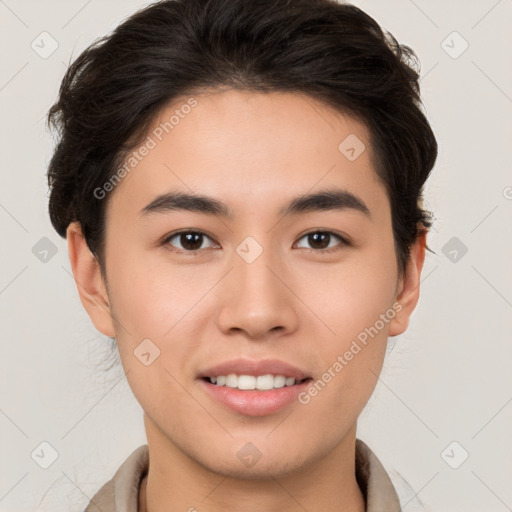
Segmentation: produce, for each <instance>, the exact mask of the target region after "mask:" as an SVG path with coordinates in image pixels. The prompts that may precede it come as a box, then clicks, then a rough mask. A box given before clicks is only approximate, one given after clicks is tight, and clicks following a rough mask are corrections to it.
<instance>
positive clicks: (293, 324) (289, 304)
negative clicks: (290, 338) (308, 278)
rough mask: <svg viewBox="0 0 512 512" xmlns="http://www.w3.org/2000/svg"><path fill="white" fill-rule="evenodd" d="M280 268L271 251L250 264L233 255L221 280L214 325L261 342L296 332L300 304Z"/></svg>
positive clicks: (288, 279) (287, 278)
mask: <svg viewBox="0 0 512 512" xmlns="http://www.w3.org/2000/svg"><path fill="white" fill-rule="evenodd" d="M283 268H284V265H282V263H281V264H280V262H279V261H278V260H277V258H272V257H271V254H270V250H265V251H263V253H262V254H261V255H260V256H259V257H258V258H257V259H256V260H255V261H253V262H252V263H248V262H247V261H245V260H244V259H243V258H241V257H239V256H238V254H235V255H234V268H233V269H232V271H231V272H229V274H228V275H227V276H226V279H224V280H223V288H222V291H221V293H220V300H221V307H220V310H219V313H218V319H217V321H218V326H219V328H220V329H221V331H222V332H223V333H225V334H230V333H232V332H236V331H239V332H243V333H244V334H245V336H246V337H248V338H250V339H253V340H257V339H259V340H261V339H268V338H269V337H271V336H275V335H280V336H282V335H284V334H287V333H290V332H293V331H294V330H295V329H296V328H297V325H298V314H297V313H298V312H297V308H298V302H299V301H298V299H297V298H296V296H295V295H294V293H293V285H292V286H290V284H291V283H290V281H291V277H290V276H289V275H285V272H284V271H283ZM287 281H288V282H287Z"/></svg>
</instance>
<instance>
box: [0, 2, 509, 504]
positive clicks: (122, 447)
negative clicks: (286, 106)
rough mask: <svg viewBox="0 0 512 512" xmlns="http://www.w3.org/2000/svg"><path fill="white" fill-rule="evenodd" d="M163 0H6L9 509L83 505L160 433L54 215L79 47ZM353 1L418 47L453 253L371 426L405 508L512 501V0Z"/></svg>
mask: <svg viewBox="0 0 512 512" xmlns="http://www.w3.org/2000/svg"><path fill="white" fill-rule="evenodd" d="M148 3H149V2H144V1H135V0H124V1H121V0H110V1H100V0H90V1H85V0H72V1H66V2H65V1H64V0H62V1H60V2H59V1H56V0H51V1H50V0H47V1H35V0H34V1H29V0H19V1H16V0H0V42H1V49H0V52H1V53H0V55H1V57H0V58H1V71H0V107H1V113H2V117H1V121H0V130H1V133H0V144H1V152H0V155H1V161H0V170H1V171H0V172H1V189H0V225H1V233H2V251H1V261H0V268H1V274H0V308H1V309H0V318H1V357H0V393H1V395H0V448H1V452H0V460H1V473H0V512H7V511H9V512H10V511H16V512H21V511H34V510H38V511H50V510H51V511H64V510H66V511H70V510H76V511H79V510H82V509H83V507H85V505H86V504H87V503H88V501H89V499H90V497H92V495H93V494H94V492H96V490H97V489H98V488H99V487H100V486H101V485H103V484H104V483H105V482H106V481H107V480H108V479H110V478H111V477H112V475H113V473H114V472H115V471H116V469H117V468H118V466H119V465H120V464H121V463H122V462H123V461H124V460H125V459H126V457H127V456H128V455H129V454H130V453H131V452H132V451H133V450H134V449H135V448H136V447H137V446H139V445H141V444H143V443H145V433H144V429H143V423H142V409H141V408H140V406H139V405H138V403H137V402H136V401H135V399H134V397H133V396H132V394H131V391H130V389H129V387H128V384H127V383H126V380H125V377H124V374H123V372H122V368H121V367H120V366H119V365H118V366H114V367H113V368H112V369H111V370H108V371H107V367H108V364H109V362H112V361H114V362H115V360H116V359H115V355H116V354H115V353H114V356H113V357H111V356H109V350H110V349H109V347H110V343H109V340H108V339H105V338H104V337H103V336H101V335H99V334H98V333H97V332H96V331H95V329H94V327H93V325H92V324H91V322H90V321H89V318H88V317H87V315H86V313H85V311H84V310H83V308H82V305H81V303H80V301H79V299H78V293H77V290H76V286H75V282H74V280H73V279H72V276H71V271H70V265H69V262H68V256H67V248H66V243H65V241H64V240H62V239H60V238H59V237H58V235H57V234H56V233H55V232H54V231H53V229H52V227H51V225H50V222H49V218H48V214H47V185H46V177H45V172H46V166H47V164H48V161H49V159H50V156H51V151H52V140H51V137H50V134H49V133H48V131H47V130H46V128H45V123H44V116H45V113H46V111H47V110H48V108H49V107H50V105H51V104H52V103H53V101H55V99H56V97H57V91H58V87H59V83H60V80H61V79H62V76H63V73H64V71H65V69H66V65H67V64H68V62H69V61H70V59H71V60H72V59H74V58H76V57H77V56H78V55H79V53H80V51H81V50H83V49H84V48H85V47H86V46H88V45H89V44H90V43H91V42H92V41H93V40H94V39H95V38H97V37H99V36H102V35H104V34H106V33H108V32H109V31H110V30H112V29H113V28H114V27H115V26H116V25H117V24H118V23H119V22H120V21H121V20H122V19H123V18H125V17H126V16H127V15H129V14H131V13H132V12H134V11H135V10H136V9H138V8H139V7H142V6H145V5H147V4H148ZM353 3H354V4H355V5H357V6H359V7H361V8H363V9H364V10H365V11H366V12H367V13H368V14H370V15H371V16H373V17H375V19H376V20H377V21H378V22H379V23H380V24H381V25H382V26H383V27H384V28H386V29H387V30H389V31H390V32H391V33H392V34H393V35H394V36H395V37H396V38H397V39H398V40H399V42H401V43H405V44H408V45H410V46H411V47H412V48H413V49H414V50H415V52H416V53H417V55H418V56H419V59H420V61H421V65H422V70H421V76H422V94H423V101H424V104H425V106H426V111H427V115H428V118H429V120H430V122H431V124H432V126H433V129H434V132H435V134H436V136H437V139H438V143H439V147H440V152H439V157H438V161H437V164H436V166H435V168H434V171H433V176H432V178H431V179H430V180H429V182H428V186H427V191H426V206H427V207H428V208H430V209H431V210H433V211H434V213H435V215H436V221H435V224H434V229H433V230H432V231H431V234H430V236H429V246H430V247H431V248H432V249H433V250H434V251H435V252H436V253H437V254H431V253H427V258H426V263H425V268H424V273H423V281H422V290H421V299H420V303H419V305H418V308H417V310H416V312H415V313H414V316H413V319H412V322H411V325H410V327H409V330H408V331H407V332H406V333H405V334H404V335H402V336H400V337H398V338H392V339H390V343H389V353H388V356H387V360H386V362H385V368H384V371H383V373H382V375H381V378H380V381H379V384H378V387H377V389H376V391H375V393H374V395H373V397H372V399H371V400H370V402H369V404H368V406H367V407H366V409H365V411H364V412H363V414H362V416H361V418H360V422H359V431H358V437H360V438H361V439H363V440H365V441H366V442H367V443H368V444H369V446H370V447H371V448H372V449H373V450H374V451H375V452H376V453H377V455H378V456H379V458H380V459H381V461H382V462H383V464H384V466H385V467H386V468H387V469H388V470H389V472H390V473H391V475H392V478H393V479H394V481H395V482H397V485H398V486H402V485H403V481H402V480H401V479H400V477H399V476H398V475H402V477H403V478H405V480H406V481H407V482H408V484H409V485H410V489H409V494H408V495H407V493H406V492H405V491H401V492H403V493H405V494H403V495H404V496H405V498H403V500H404V503H403V507H404V511H405V512H409V511H411V510H415V508H414V507H415V506H416V502H417V501H418V499H421V501H422V502H423V503H424V504H425V506H426V508H427V509H428V510H433V511H440V512H458V511H461V512H462V511H464V512H477V511H478V512H481V511H485V512H494V511H495V512H501V511H505V510H512V488H511V487H510V478H511V474H512V472H511V465H512V463H511V461H512V457H511V446H512V441H511V436H510V435H509V434H510V427H511V419H512V404H511V401H512V386H511V381H512V372H510V363H511V360H512V359H511V355H512V348H511V343H510V341H511V340H510V332H511V327H512V322H511V308H512V286H511V281H512V272H511V271H510V261H511V256H512V254H511V253H512V237H511V236H510V218H511V210H512V174H511V172H510V166H511V163H512V158H511V151H512V150H511V148H512V144H511V142H510V141H511V140H512V128H511V115H510V114H511V112H512V65H511V55H510V48H511V47H512V34H511V31H510V26H511V21H512V2H511V0H500V1H496V0H478V1H477V0H472V1H468V0H465V1H463V0H458V1H451V2H447V1H442V0H435V1H432V0H430V1H427V0H415V1H412V0H393V1H386V2H383V1H378V0H361V1H356V2H353ZM42 32H47V33H48V34H50V35H49V36H48V35H42V36H41V35H40V34H41V33H42ZM454 32H457V33H456V34H454ZM41 38H45V39H44V48H42V46H43V44H42V43H41ZM33 41H35V43H34V46H36V45H39V46H36V48H38V50H37V51H36V50H35V49H34V48H33V46H32V45H33ZM53 41H55V42H56V43H54V42H53ZM52 44H54V45H55V44H58V47H57V48H56V49H55V51H54V52H53V53H52V54H51V55H41V53H42V52H43V51H47V52H49V51H50V50H52ZM466 45H468V47H467V49H465V51H463V50H464V48H465V47H466ZM43 57H44V58H43ZM47 239H48V240H47ZM53 247H54V252H55V254H53V253H52V248H53ZM45 250H46V251H49V252H44V251H45ZM465 251H467V252H465ZM507 261H508V262H509V263H508V264H506V262H507ZM506 432H509V434H508V435H506ZM41 443H48V444H49V445H50V446H48V444H43V445H41ZM52 450H55V452H56V453H57V454H58V456H57V458H56V460H55V461H54V462H53V463H52V464H51V465H50V466H49V467H48V468H47V469H44V468H43V467H41V465H45V464H48V463H49V462H51V454H52ZM43 453H44V456H42V455H41V454H43ZM37 454H39V457H38V455H37ZM466 456H467V459H466V460H464V457H466ZM462 461H463V462H462ZM457 466H458V467H457ZM455 467H457V468H456V469H455ZM401 488H402V487H401ZM414 496H416V497H415V498H414V499H412V498H413V497H414ZM409 500H411V501H409Z"/></svg>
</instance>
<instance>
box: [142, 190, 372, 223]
mask: <svg viewBox="0 0 512 512" xmlns="http://www.w3.org/2000/svg"><path fill="white" fill-rule="evenodd" d="M179 210H185V211H190V212H196V213H204V214H208V215H215V216H219V217H225V218H228V219H232V218H233V217H234V215H233V213H232V211H231V210H230V209H229V208H228V206H227V205H226V204H224V203H223V202H221V201H219V200H217V199H215V198H213V197H209V196H205V195H199V194H191V193H188V192H168V193H166V194H161V195H159V196H157V197H156V198H155V199H153V201H151V202H150V203H149V204H148V205H146V206H145V207H144V208H142V209H141V210H140V212H139V215H140V216H145V215H149V214H154V213H167V212H171V211H179ZM331 210H352V211H356V212H359V213H362V214H364V215H365V216H367V217H368V218H370V219H371V213H370V209H369V208H368V206H366V204H365V203H364V201H363V200H362V199H361V198H359V197H357V196H356V195H354V194H352V193H351V192H349V191H348V190H343V189H338V188H334V189H325V190H321V191H319V192H315V193H313V194H303V195H300V196H297V197H294V198H292V199H291V201H289V202H288V203H287V204H286V205H285V206H284V207H282V208H281V209H280V210H279V214H280V215H282V216H283V217H286V216H290V215H296V214H301V213H309V212H321V211H331Z"/></svg>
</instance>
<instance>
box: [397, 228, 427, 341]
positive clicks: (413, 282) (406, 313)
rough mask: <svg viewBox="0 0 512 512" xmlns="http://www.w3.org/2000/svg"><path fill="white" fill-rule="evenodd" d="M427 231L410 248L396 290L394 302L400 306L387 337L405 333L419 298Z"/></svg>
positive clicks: (421, 233)
mask: <svg viewBox="0 0 512 512" xmlns="http://www.w3.org/2000/svg"><path fill="white" fill-rule="evenodd" d="M426 244H427V230H422V231H421V232H420V234H419V235H418V238H417V239H416V242H415V243H414V245H412V246H411V252H410V256H409V261H408V263H407V267H406V270H405V273H404V275H403V276H402V278H401V280H400V284H399V288H398V293H397V296H396V299H395V302H397V303H399V304H400V309H399V310H398V308H397V311H398V312H397V314H396V315H395V317H394V318H393V320H391V322H390V325H389V333H388V334H389V336H397V335H399V334H402V333H403V332H405V331H406V329H407V327H408V326H409V320H410V318H411V315H412V312H413V311H414V309H415V308H416V305H417V303H418V299H419V296H420V278H421V270H422V269H423V263H424V261H425V248H426Z"/></svg>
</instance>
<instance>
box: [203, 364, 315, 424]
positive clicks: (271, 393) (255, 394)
mask: <svg viewBox="0 0 512 512" xmlns="http://www.w3.org/2000/svg"><path fill="white" fill-rule="evenodd" d="M232 373H234V374H236V375H253V376H255V377H258V376H260V375H268V374H272V375H283V376H285V377H293V378H295V380H296V381H297V383H296V384H294V385H293V386H285V387H282V388H275V389H271V390H267V391H260V390H257V389H253V390H240V389H237V388H230V387H227V386H217V385H215V384H212V383H211V382H210V381H209V379H208V377H217V376H219V375H229V374H232ZM311 380H312V379H311V377H310V376H309V375H308V374H307V373H306V372H304V371H303V370H300V369H299V368H297V367H295V366H292V365H290V364H288V363H285V362H283V361H278V360H277V359H265V360H261V361H250V360H247V359H236V360H232V361H226V362H224V363H221V364H218V365H215V366H212V367H211V368H209V369H207V370H206V371H204V372H201V374H200V375H199V376H198V382H199V385H200V386H201V388H202V389H203V390H204V391H205V393H206V394H207V395H208V396H209V397H210V398H212V399H213V400H215V401H216V402H220V403H222V404H223V405H225V406H227V407H229V408H230V409H232V410H234V411H236V412H239V413H241V414H244V415H246V416H267V415H269V414H273V413H275V412H278V411H279V410H281V409H283V408H284V407H286V406H288V405H290V404H291V403H292V402H294V401H297V397H298V395H299V394H300V393H301V392H302V391H304V390H305V389H306V388H307V386H309V383H310V381H311ZM299 381H302V382H299Z"/></svg>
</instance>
